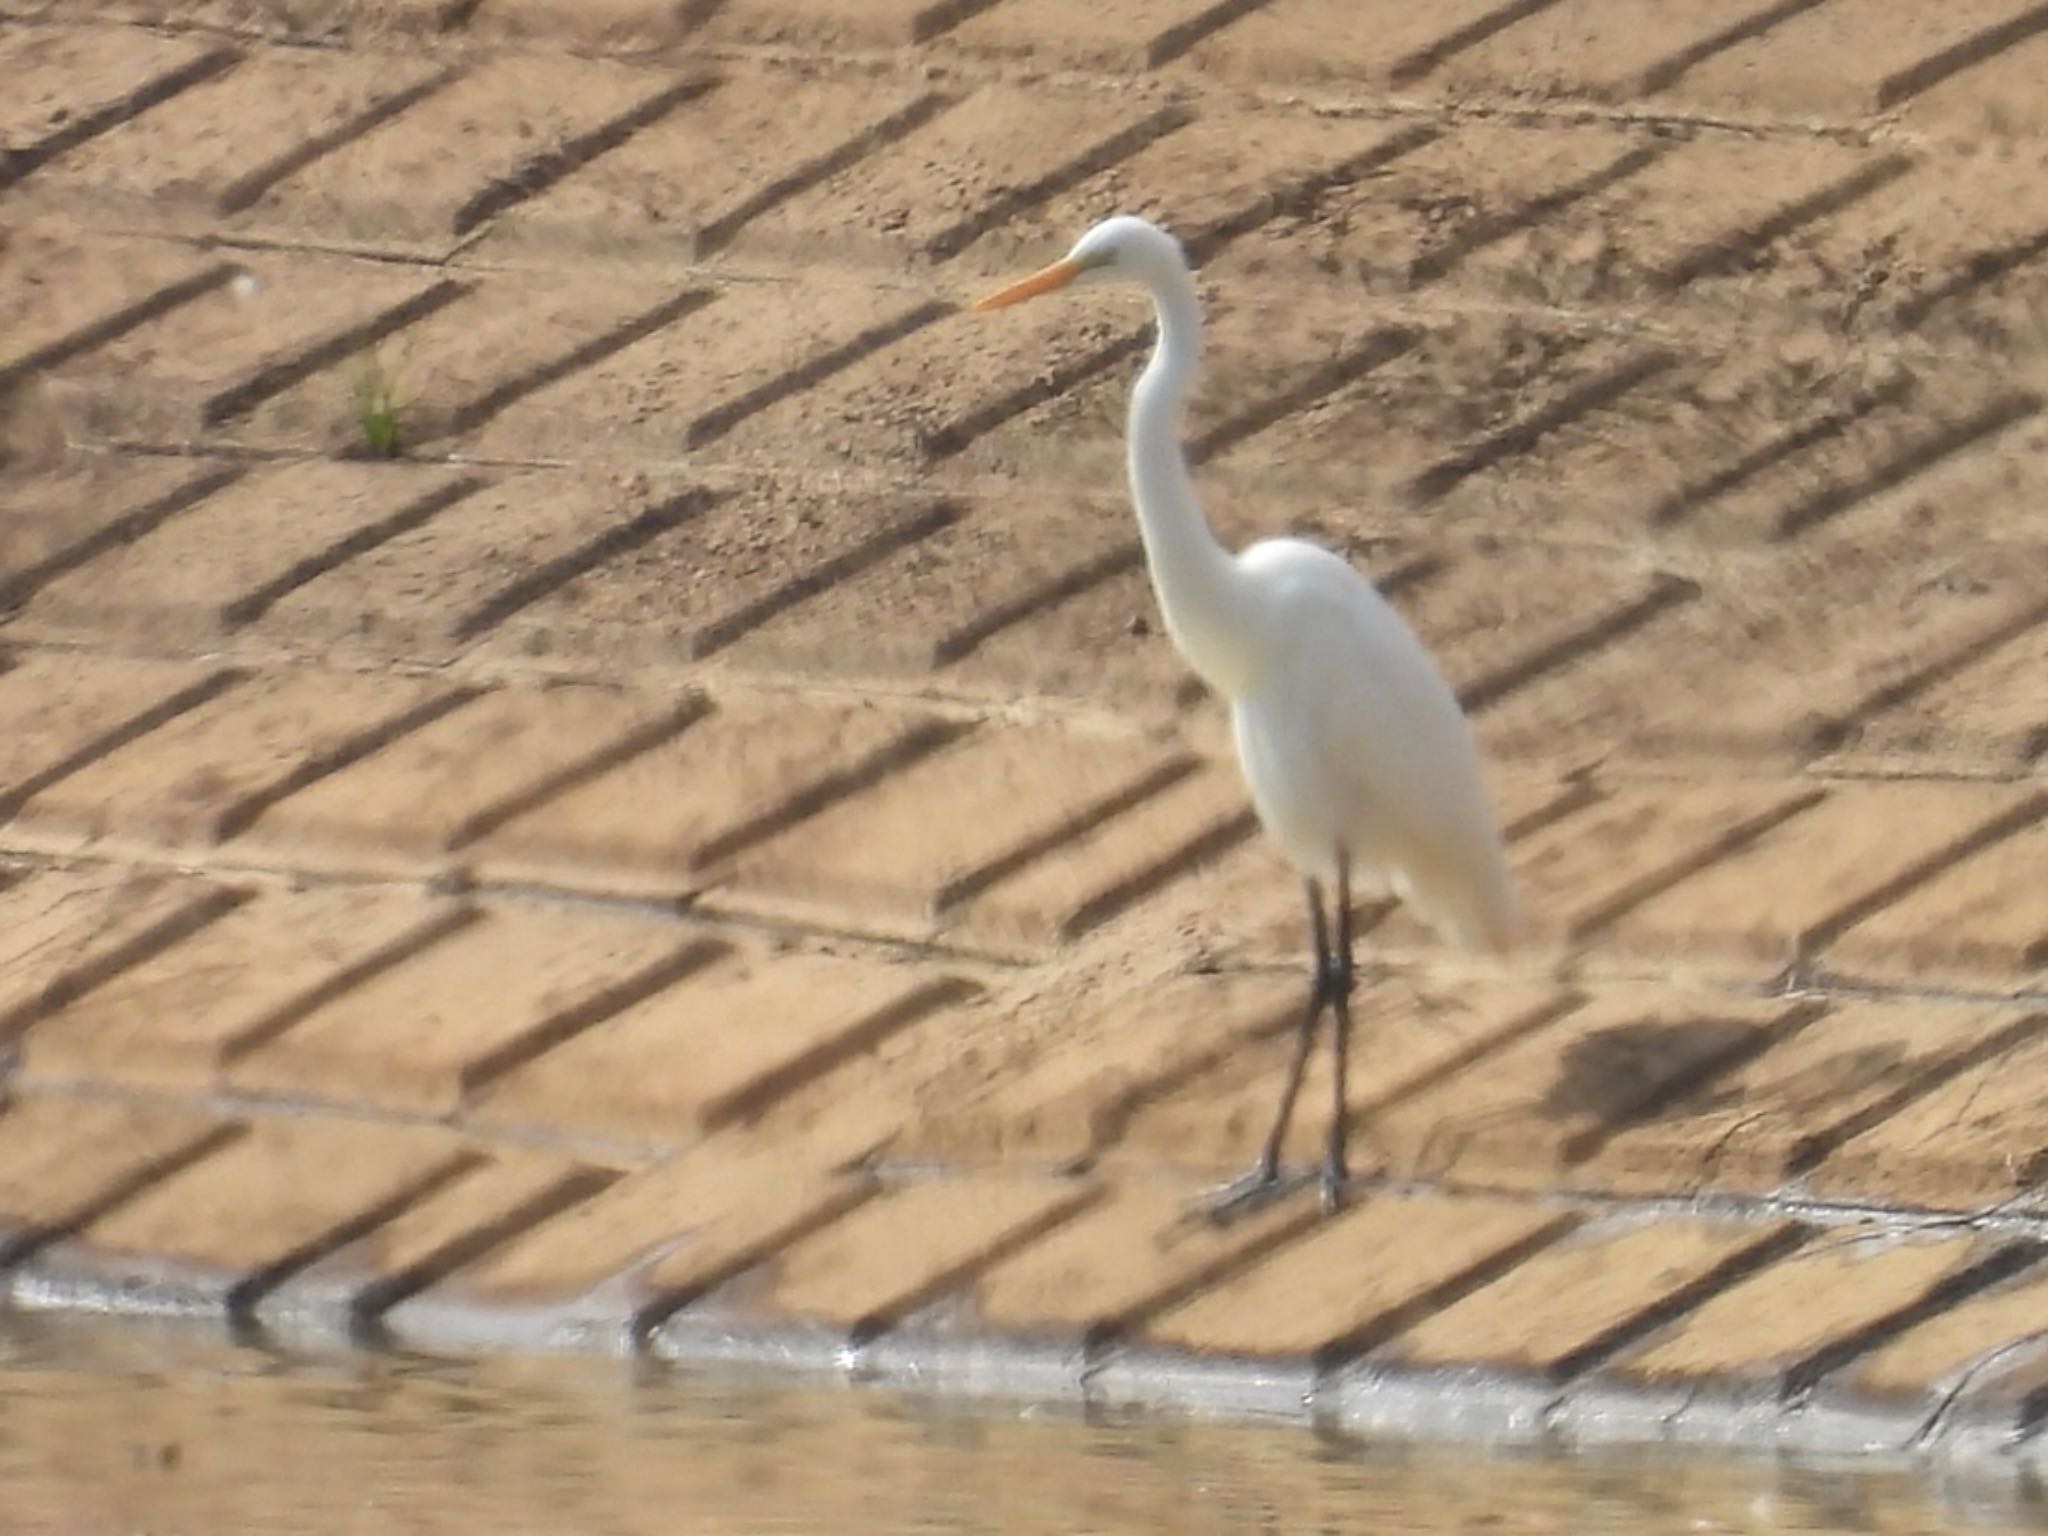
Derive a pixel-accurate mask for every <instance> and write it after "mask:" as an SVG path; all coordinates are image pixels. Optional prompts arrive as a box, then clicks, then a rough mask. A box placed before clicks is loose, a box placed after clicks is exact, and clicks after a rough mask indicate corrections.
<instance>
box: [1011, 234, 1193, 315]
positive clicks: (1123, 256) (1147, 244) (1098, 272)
mask: <svg viewBox="0 0 2048 1536" xmlns="http://www.w3.org/2000/svg"><path fill="white" fill-rule="evenodd" d="M1187 269H1188V264H1187V258H1186V257H1185V256H1183V255H1182V254H1181V249H1180V242H1179V241H1178V240H1176V239H1174V238H1173V236H1171V235H1169V234H1168V233H1167V232H1166V231H1165V230H1163V229H1161V228H1160V227H1159V226H1158V225H1156V224H1152V223H1149V222H1147V221H1146V220H1144V219H1141V218H1139V217H1138V216H1137V215H1136V214H1130V213H1120V214H1118V215H1117V216H1116V217H1115V218H1111V219H1104V220H1103V221H1102V222H1101V223H1100V224H1097V225H1096V226H1095V227H1094V228H1092V229H1090V230H1089V231H1088V232H1087V233H1086V234H1084V235H1083V236H1081V238H1080V239H1078V240H1076V241H1075V242H1074V248H1073V249H1072V250H1070V251H1068V252H1067V254H1066V255H1065V256H1063V257H1061V258H1060V259H1059V260H1058V261H1056V262H1054V263H1053V264H1052V265H1051V266H1049V267H1046V268H1043V269H1042V270H1040V271H1037V272H1034V273H1032V274H1031V276H1029V277H1027V278H1024V279H1023V280H1022V281H1020V282H1015V283H1012V284H1010V286H1009V287H1007V288H1000V289H998V290H997V291H996V292H994V293H991V294H989V295H988V296H987V297H986V298H983V299H978V300H976V301H975V305H974V307H975V309H977V310H989V309H1002V308H1004V307H1006V306H1008V305H1011V304H1021V303H1023V302H1024V300H1026V299H1035V298H1037V297H1038V295H1040V294H1041V293H1050V292H1052V291H1053V290H1054V289H1055V288H1066V287H1073V286H1078V285H1080V284H1083V283H1115V282H1126V283H1140V284H1143V285H1145V286H1147V287H1154V288H1156V287H1158V286H1159V285H1160V284H1162V283H1164V282H1167V281H1170V280H1171V279H1172V278H1174V277H1177V276H1184V275H1185V274H1186V272H1187Z"/></svg>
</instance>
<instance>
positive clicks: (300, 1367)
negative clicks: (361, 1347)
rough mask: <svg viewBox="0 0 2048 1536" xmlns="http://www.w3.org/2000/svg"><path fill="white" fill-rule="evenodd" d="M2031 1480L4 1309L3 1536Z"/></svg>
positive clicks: (1459, 1510)
mask: <svg viewBox="0 0 2048 1536" xmlns="http://www.w3.org/2000/svg"><path fill="white" fill-rule="evenodd" d="M2044 1523H2048V1510H2044V1509H2043V1508H2042V1507H2041V1506H2040V1505H2039V1504H2038V1503H2033V1502H2030V1500H2029V1498H2028V1497H2027V1493H2026V1490H2024V1489H2022V1488H2018V1487H2015V1486H2011V1485H2008V1484H2001V1483H1999V1482H1997V1481H1989V1482H1982V1481H1977V1480H1974V1479H1973V1480H1972V1482H1970V1483H1969V1484H1967V1485H1954V1484H1952V1485H1950V1486H1948V1487H1946V1488H1944V1487H1943V1486H1941V1485H1939V1484H1937V1483H1936V1482H1934V1481H1932V1480H1930V1479H1929V1478H1927V1477H1925V1476H1919V1477H1915V1476H1910V1475H1907V1474H1904V1473H1887V1474H1873V1473H1869V1472H1865V1471H1857V1470H1852V1469H1848V1468H1844V1467H1835V1468H1823V1467H1816V1466H1804V1467H1797V1466H1785V1465H1781V1464H1777V1463H1774V1462H1771V1461H1769V1460H1766V1459H1764V1458H1756V1459H1752V1460H1749V1461H1738V1462H1731V1461H1726V1460H1718V1459H1709V1458H1703V1457H1700V1456H1696V1455H1688V1456H1676V1455H1673V1456H1658V1457H1648V1458H1646V1457H1643V1456H1640V1455H1638V1456H1634V1457H1628V1458H1605V1459H1598V1460H1583V1459H1582V1460H1562V1459H1543V1458H1536V1457H1527V1456H1523V1457H1517V1458H1504V1457H1487V1456H1483V1455H1478V1454H1473V1453H1464V1454H1452V1453H1448V1452H1443V1451H1428V1452H1423V1451H1417V1450H1415V1449H1413V1448H1396V1447H1389V1446H1377V1447H1376V1446H1370V1445H1364V1446H1361V1445H1351V1444H1342V1445H1340V1444H1333V1443H1329V1442H1325V1441H1319V1440H1317V1439H1316V1438H1314V1437H1313V1436H1311V1435H1309V1434H1306V1433H1304V1432H1302V1431H1300V1430H1298V1429H1273V1428H1259V1427H1241V1426H1222V1425H1214V1424H1203V1423H1190V1422H1187V1421H1161V1420H1157V1419H1151V1420H1144V1421H1122V1422H1116V1423H1107V1424H1104V1423H1088V1422H1083V1421H1081V1420H1080V1419H1078V1418H1075V1417H1072V1416H1068V1415H1064V1414H1030V1413H1023V1412H1019V1411H1016V1410H1010V1411H998V1410H995V1409H992V1408H990V1407H987V1406H986V1405H983V1406H979V1407H959V1406H954V1407H950V1408H949V1407H941V1406H937V1405H934V1404H932V1403H930V1402H923V1401H918V1400H913V1399H908V1398H905V1397H902V1396H899V1395H893V1394H890V1393H885V1392H881V1391H876V1390H872V1389H855V1388H839V1387H792V1386H790V1385H789V1384H788V1383H786V1382H766V1381H761V1380H745V1381H742V1380H737V1379H734V1378H730V1377H727V1378H722V1379H719V1380H704V1379H698V1378H691V1377H686V1376H680V1375H677V1374H674V1373H670V1372H668V1371H665V1370H663V1371H636V1370H634V1369H633V1368H630V1367H626V1366H622V1365H619V1364H617V1363H616V1362H601V1361H592V1360H582V1359H544V1360H523V1361H493V1362H489V1363H485V1364H482V1365H470V1364H465V1365H452V1364H447V1363H441V1362H430V1361H419V1360H408V1359H394V1358H389V1357H370V1356H361V1355H333V1356H326V1357H321V1356H317V1355H303V1354H299V1355H293V1354H286V1353H282V1352H280V1351H278V1350H276V1349H274V1348H273V1349H257V1348H249V1347H233V1346H229V1345H225V1344H223V1343H221V1342H220V1341H219V1340H218V1338H217V1336H213V1335H209V1334H200V1333H195V1332H193V1331H191V1330H189V1329H183V1328H180V1329H162V1328H137V1327H132V1326H122V1327H119V1328H108V1327H92V1328H84V1327H80V1326H78V1325H74V1324H60V1325H55V1326H52V1325H48V1324H42V1323H36V1324H23V1323H19V1322H16V1323H8V1324H4V1325H0V1531H4V1532H6V1533H7V1536H28V1533H45V1532H48V1533H59V1532H61V1533H64V1536H100V1533H107V1536H139V1533H148V1536H186V1533H190V1536H202V1533H203V1536H218V1533H226V1532H234V1533H241V1536H270V1533H285V1532H290V1533H294V1536H312V1533H328V1532H347V1533H354V1532H362V1533H371V1532H375V1533H378V1536H438V1533H444V1532H445V1533H451V1536H452V1533H456V1532H460V1533H464V1536H471V1533H476V1536H523V1533H529V1532H531V1533H542V1532H545V1533H548V1536H561V1533H569V1532H575V1533H603V1536H609V1533H622V1536H623V1533H641V1532H647V1533H655V1532H659V1533H663V1536H677V1533H697V1532H704V1533H711V1532H716V1533H719V1536H756V1533H769V1532H774V1533H796V1532H820V1533H825V1532H830V1533H834V1536H842V1533H850V1536H861V1533H869V1532H873V1533H882V1532H888V1533H891V1536H903V1533H913V1536H914V1533H923V1532H964V1533H981V1532H990V1533H993V1532H1003V1533H1005V1536H1011V1533H1039V1532H1044V1533H1055V1532H1056V1533H1060V1536H1073V1533H1103V1536H1126V1533H1129V1536H1136V1533H1148V1536H1149V1533H1164V1532H1175V1533H1207V1532H1219V1533H1220V1532H1314V1533H1318V1536H1354V1533H1356V1536H1366V1533H1372V1536H1405V1533H1423V1532H1429V1533H1436V1532H1480V1531H1485V1532H1497V1531H1512V1532H1558V1533H1572V1536H1608V1533H1615V1536H1619V1533H1627V1536H1663V1533H1673V1536H1679V1533H1690V1532H1712V1531H1731V1532H1733V1531H1742V1532H1793V1531H1799V1532H1823V1531H1825V1532H1851V1531H1856V1532H1862V1531H1883V1532H1937V1531H1962V1530H1971V1531H2022V1530H2038V1529H2041V1528H2042V1526H2043V1524H2044Z"/></svg>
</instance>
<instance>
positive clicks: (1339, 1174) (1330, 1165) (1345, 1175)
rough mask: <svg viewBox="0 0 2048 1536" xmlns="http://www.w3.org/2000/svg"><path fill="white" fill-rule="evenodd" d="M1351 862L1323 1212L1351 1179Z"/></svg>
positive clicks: (1335, 971)
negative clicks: (1347, 1159)
mask: <svg viewBox="0 0 2048 1536" xmlns="http://www.w3.org/2000/svg"><path fill="white" fill-rule="evenodd" d="M1354 980H1355V977H1354V976H1353V973H1352V969H1351V860H1350V859H1349V858H1348V857H1347V856H1346V855H1344V854H1343V853H1339V854H1338V855H1337V937H1336V944H1335V947H1334V948H1333V949H1332V950H1331V952H1330V970H1329V993H1330V1015H1331V1024H1330V1033H1331V1050H1332V1065H1333V1067H1334V1069H1335V1070H1334V1073H1333V1075H1334V1076H1335V1078H1336V1079H1337V1089H1336V1100H1335V1102H1334V1103H1332V1104H1331V1106H1330V1144H1329V1147H1328V1148H1327V1150H1326V1151H1325V1152H1324V1154H1323V1209H1324V1210H1325V1211H1335V1210H1336V1209H1337V1208H1338V1207H1339V1206H1341V1205H1342V1204H1343V1203H1344V1184H1345V1181H1346V1180H1347V1179H1349V1178H1350V1176H1351V1170H1350V1169H1349V1168H1348V1167H1347V1166H1346V1164H1345V1152H1346V1150H1347V1147H1348V1143H1349V1142H1350V1139H1351V1104H1350V1098H1349V1090H1348V1086H1347V1084H1348V1081H1349V1077H1350V1070H1351V987H1352V983H1353V981H1354Z"/></svg>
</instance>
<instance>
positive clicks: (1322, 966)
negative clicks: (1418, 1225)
mask: <svg viewBox="0 0 2048 1536" xmlns="http://www.w3.org/2000/svg"><path fill="white" fill-rule="evenodd" d="M1306 884H1307V887H1308V920H1309V931H1310V933H1311V934H1312V936H1313V937H1314V939H1315V949H1316V953H1315V961H1314V971H1313V972H1312V979H1311V981H1310V984H1309V995H1308V1006H1307V1007H1306V1008H1304V1009H1303V1010H1302V1013H1301V1023H1300V1025H1299V1026H1298V1028H1297V1029H1296V1031H1295V1036H1294V1059H1293V1060H1292V1061H1291V1062H1289V1063H1288V1067H1287V1082H1286V1084H1285V1085H1284V1086H1283V1087H1282V1088H1281V1090H1280V1107H1279V1109H1278V1111H1277V1112H1276V1113H1275V1114H1274V1116H1273V1125H1272V1129H1270V1130H1269V1131H1267V1132H1266V1142H1265V1146H1264V1147H1263V1148H1262V1149H1261V1150H1260V1152H1259V1160H1258V1161H1257V1162H1256V1163H1254V1164H1252V1166H1251V1169H1250V1171H1249V1172H1247V1173H1245V1174H1244V1175H1243V1176H1242V1177H1240V1178H1236V1179H1233V1180H1231V1182H1230V1183H1228V1184H1225V1185H1224V1186H1222V1188H1220V1189H1217V1190H1214V1191H1212V1192H1211V1194H1210V1196H1209V1198H1208V1201H1207V1202H1206V1203H1207V1209H1208V1212H1209V1215H1210V1216H1211V1218H1213V1219H1215V1220H1217V1221H1223V1220H1227V1219H1228V1218H1230V1217H1233V1216H1241V1215H1243V1214H1244V1213H1245V1212H1246V1211H1248V1210H1252V1209H1254V1208H1256V1207H1258V1206H1261V1205H1264V1204H1265V1203H1266V1202H1267V1201H1268V1200H1271V1199H1273V1198H1275V1197H1276V1196H1279V1195H1283V1194H1286V1193H1288V1192H1289V1191H1290V1190H1293V1189H1295V1188H1297V1187H1298V1186H1299V1185H1300V1183H1301V1182H1302V1181H1301V1180H1300V1179H1282V1178H1281V1177H1280V1144H1281V1143H1282V1142H1283V1141H1285V1140H1286V1139H1287V1127H1288V1124H1289V1122H1291V1121H1292V1120H1293V1119H1294V1101H1295V1099H1296V1098H1297V1097H1298V1096H1299V1095H1300V1093H1301V1079H1302V1074H1303V1073H1304V1072H1306V1071H1307V1070H1308V1056H1309V1052H1310V1051H1311V1050H1312V1049H1313V1048H1314V1046H1315V1043H1316V1027H1317V1025H1319V1024H1320V1023H1321V1022H1322V1017H1323V1006H1324V1004H1326V1003H1328V1002H1329V1001H1330V999H1331V995H1332V994H1331V984H1332V981H1333V979H1334V978H1335V976H1336V974H1337V972H1336V965H1335V963H1334V962H1333V958H1332V951H1331V948H1330V925H1329V921H1328V919H1326V918H1325V917H1324V915H1323V888H1322V887H1321V886H1320V885H1318V884H1317V883H1316V882H1315V881H1313V880H1310V881H1307V882H1306ZM1338 922H1339V923H1340V925H1342V927H1343V928H1345V929H1347V930H1348V928H1349V927H1350V920H1349V919H1348V918H1346V917H1344V916H1343V915H1342V914H1341V913H1340V915H1339V917H1338ZM1325 1198H1326V1199H1327V1198H1328V1197H1327V1195H1326V1196H1325Z"/></svg>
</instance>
